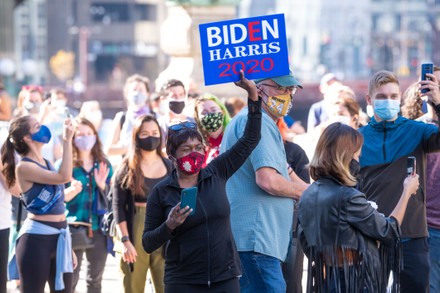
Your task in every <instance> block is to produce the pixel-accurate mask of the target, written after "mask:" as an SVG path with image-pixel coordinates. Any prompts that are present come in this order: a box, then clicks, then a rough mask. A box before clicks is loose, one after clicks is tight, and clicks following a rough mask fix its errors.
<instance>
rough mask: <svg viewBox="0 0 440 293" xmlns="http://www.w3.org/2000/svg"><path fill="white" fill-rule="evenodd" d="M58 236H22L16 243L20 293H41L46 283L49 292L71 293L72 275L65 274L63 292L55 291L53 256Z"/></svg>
mask: <svg viewBox="0 0 440 293" xmlns="http://www.w3.org/2000/svg"><path fill="white" fill-rule="evenodd" d="M57 241H58V234H55V235H39V234H23V235H22V236H21V237H20V238H19V240H18V241H17V246H16V249H15V250H16V252H15V253H16V257H17V265H18V271H19V273H20V281H21V282H20V288H21V292H22V293H43V292H44V286H45V285H46V282H49V287H50V292H63V293H70V292H72V279H73V274H72V273H65V274H64V275H63V279H64V288H65V289H64V290H61V291H55V273H56V264H55V262H56V261H55V255H56V249H57Z"/></svg>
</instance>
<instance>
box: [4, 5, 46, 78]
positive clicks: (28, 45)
mask: <svg viewBox="0 0 440 293" xmlns="http://www.w3.org/2000/svg"><path fill="white" fill-rule="evenodd" d="M46 4H47V1H46V0H32V1H23V2H22V3H21V4H20V5H18V6H17V7H16V8H15V9H14V11H13V13H11V14H12V15H14V19H15V20H14V27H15V41H14V42H15V61H16V64H17V73H16V80H17V82H18V83H34V84H45V83H46V82H47V75H48V66H47V58H48V55H47V37H48V29H47V7H46Z"/></svg>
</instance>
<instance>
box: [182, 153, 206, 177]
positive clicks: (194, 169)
mask: <svg viewBox="0 0 440 293" xmlns="http://www.w3.org/2000/svg"><path fill="white" fill-rule="evenodd" d="M204 160H205V155H202V154H201V153H199V152H192V153H190V154H189V155H186V156H184V157H181V158H178V159H176V163H177V167H178V168H179V169H180V170H181V171H182V172H183V173H186V174H188V175H191V174H196V173H198V172H199V171H200V169H202V165H203V161H204Z"/></svg>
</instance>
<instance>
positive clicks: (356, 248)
mask: <svg viewBox="0 0 440 293" xmlns="http://www.w3.org/2000/svg"><path fill="white" fill-rule="evenodd" d="M298 212H299V215H298V219H299V222H300V227H301V228H300V235H299V236H300V241H301V246H302V247H303V250H304V253H305V254H306V255H307V256H308V258H309V276H308V291H307V292H310V291H309V289H310V287H311V284H312V283H314V284H315V286H316V288H320V289H317V292H321V290H324V289H323V288H328V287H326V286H330V283H331V278H325V276H326V273H325V272H326V271H327V272H330V271H332V273H333V274H335V275H336V276H338V277H336V279H337V280H339V274H341V270H337V269H336V270H334V271H333V269H334V268H338V267H340V268H343V272H344V273H345V274H346V280H345V281H346V286H347V287H346V289H347V292H364V287H367V288H368V292H384V291H383V290H384V288H385V287H386V284H387V281H388V278H387V274H388V271H389V269H394V270H395V271H394V272H395V273H396V275H395V281H396V279H398V278H397V277H396V276H397V275H398V271H399V269H398V268H399V262H398V257H397V254H396V253H397V250H398V248H397V246H398V243H399V240H400V229H399V225H398V223H397V221H396V220H395V219H394V218H386V217H385V216H384V215H382V214H380V213H379V212H377V211H376V210H375V209H374V208H373V207H372V206H371V205H370V204H369V203H368V202H367V199H366V198H365V195H364V194H363V193H361V192H360V191H359V190H357V189H355V188H353V187H348V186H344V185H342V184H341V183H339V182H338V181H337V180H336V179H333V178H321V179H319V180H317V181H315V182H314V183H313V184H312V185H310V187H309V188H308V189H307V190H306V191H304V193H303V194H302V196H301V199H300V201H299V208H298ZM376 240H378V241H380V242H381V245H380V249H381V251H380V250H379V248H378V244H377V242H376ZM348 254H352V255H354V256H348ZM313 267H314V268H313ZM347 276H348V278H347ZM394 288H396V287H394ZM393 292H394V291H393Z"/></svg>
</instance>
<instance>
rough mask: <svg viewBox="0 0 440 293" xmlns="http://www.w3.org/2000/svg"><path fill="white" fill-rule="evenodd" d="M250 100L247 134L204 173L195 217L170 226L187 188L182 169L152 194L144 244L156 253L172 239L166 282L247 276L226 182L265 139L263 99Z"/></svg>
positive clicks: (166, 259)
mask: <svg viewBox="0 0 440 293" xmlns="http://www.w3.org/2000/svg"><path fill="white" fill-rule="evenodd" d="M249 103H250V106H251V107H250V109H252V111H250V112H249V115H248V117H249V118H248V122H247V124H246V129H245V132H244V135H243V137H242V138H241V139H240V140H238V141H237V143H236V144H235V145H234V146H233V147H232V148H231V149H229V150H228V151H227V152H225V153H223V154H221V155H220V156H219V157H217V158H216V159H214V160H213V161H212V162H211V163H210V164H208V166H207V167H206V168H205V169H202V170H201V171H200V173H199V176H198V182H197V188H198V196H197V205H196V211H195V214H194V215H191V216H189V217H188V218H187V219H186V221H185V222H184V223H183V224H182V225H181V226H179V227H177V228H176V229H175V230H174V231H170V230H169V228H168V227H167V226H166V223H165V221H166V219H167V217H168V214H169V212H170V210H171V209H172V208H173V207H174V206H175V205H176V204H177V203H178V202H179V201H180V193H181V191H182V189H181V188H180V187H179V183H178V180H177V174H176V171H173V173H172V174H171V176H169V177H168V178H166V179H164V180H163V181H161V182H160V183H158V184H157V185H156V187H155V188H154V189H153V191H152V193H151V195H150V196H149V198H148V202H147V215H146V219H145V229H144V233H143V236H142V244H143V246H144V249H145V251H147V252H152V251H154V250H156V249H157V248H158V247H160V246H161V245H162V244H164V243H165V242H167V241H169V243H168V245H167V249H166V257H165V277H164V282H165V284H206V285H209V284H212V283H216V282H221V281H224V280H228V279H231V278H236V277H238V276H239V275H241V269H240V260H239V256H238V253H237V249H236V246H235V242H234V238H233V236H232V231H231V223H230V207H229V201H228V198H227V196H226V191H225V185H226V181H227V180H228V178H229V177H230V176H232V175H233V173H234V172H235V171H236V170H238V169H239V168H240V167H241V165H242V164H243V163H244V162H245V161H246V159H247V158H248V156H249V155H250V154H251V153H252V151H253V149H254V148H255V147H256V146H257V144H258V142H259V140H260V137H261V100H260V101H259V102H256V103H253V102H252V101H249ZM255 106H256V107H255Z"/></svg>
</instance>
